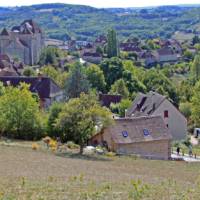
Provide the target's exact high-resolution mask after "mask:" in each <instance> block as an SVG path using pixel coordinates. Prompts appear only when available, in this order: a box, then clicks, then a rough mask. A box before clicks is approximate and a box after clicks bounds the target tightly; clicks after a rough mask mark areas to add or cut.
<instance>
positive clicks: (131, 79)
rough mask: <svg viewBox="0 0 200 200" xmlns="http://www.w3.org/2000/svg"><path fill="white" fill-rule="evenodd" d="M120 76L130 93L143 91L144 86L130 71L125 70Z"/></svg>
mask: <svg viewBox="0 0 200 200" xmlns="http://www.w3.org/2000/svg"><path fill="white" fill-rule="evenodd" d="M122 77H123V80H124V81H125V83H126V87H127V88H128V91H129V93H130V94H132V93H135V92H145V90H146V87H145V86H144V85H143V84H142V82H140V81H139V80H138V79H137V78H136V76H134V75H133V74H132V73H131V72H130V71H128V70H125V71H124V72H123V75H122Z"/></svg>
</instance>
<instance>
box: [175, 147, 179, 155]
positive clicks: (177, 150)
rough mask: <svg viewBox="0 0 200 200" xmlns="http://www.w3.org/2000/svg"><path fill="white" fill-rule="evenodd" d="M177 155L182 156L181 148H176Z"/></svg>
mask: <svg viewBox="0 0 200 200" xmlns="http://www.w3.org/2000/svg"><path fill="white" fill-rule="evenodd" d="M176 153H177V155H178V156H179V155H180V147H177V148H176Z"/></svg>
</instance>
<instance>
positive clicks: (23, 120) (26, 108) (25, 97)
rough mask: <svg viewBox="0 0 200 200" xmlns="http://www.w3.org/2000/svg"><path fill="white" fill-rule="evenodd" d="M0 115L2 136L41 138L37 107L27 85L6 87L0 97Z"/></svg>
mask: <svg viewBox="0 0 200 200" xmlns="http://www.w3.org/2000/svg"><path fill="white" fill-rule="evenodd" d="M0 113H1V115H0V130H1V133H2V134H3V135H5V136H8V137H14V138H18V139H29V140H32V139H38V138H40V137H41V133H42V128H41V127H42V125H41V119H40V113H39V105H38V103H37V101H36V99H35V98H34V97H33V96H32V93H31V92H30V91H29V86H28V85H26V84H21V85H20V86H19V87H18V88H14V87H12V86H9V87H6V89H5V92H4V93H3V95H2V96H0Z"/></svg>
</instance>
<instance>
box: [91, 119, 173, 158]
mask: <svg viewBox="0 0 200 200" xmlns="http://www.w3.org/2000/svg"><path fill="white" fill-rule="evenodd" d="M171 137H172V136H171V134H170V132H169V129H168V128H167V127H166V126H165V123H164V121H163V119H162V117H161V116H148V117H144V116H143V117H137V118H120V119H115V123H114V124H113V125H111V126H109V127H108V128H106V129H104V130H103V131H102V132H100V133H98V134H97V135H95V136H93V137H92V138H91V139H90V141H89V143H90V144H91V145H93V146H97V145H104V146H107V148H108V150H110V151H114V152H116V153H118V154H136V155H140V156H141V157H146V158H153V159H164V160H168V159H170V157H171Z"/></svg>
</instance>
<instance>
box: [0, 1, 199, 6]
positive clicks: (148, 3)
mask: <svg viewBox="0 0 200 200" xmlns="http://www.w3.org/2000/svg"><path fill="white" fill-rule="evenodd" d="M55 2H59V3H70V4H71V3H72V4H83V5H91V6H95V7H140V6H155V5H173V4H198V3H200V1H199V0H176V1H174V0H162V1H161V0H140V1H138V0H29V1H27V0H6V1H3V2H2V0H1V2H0V6H16V5H18V6H20V5H31V4H41V3H55Z"/></svg>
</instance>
